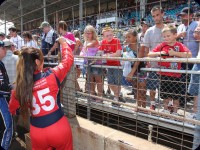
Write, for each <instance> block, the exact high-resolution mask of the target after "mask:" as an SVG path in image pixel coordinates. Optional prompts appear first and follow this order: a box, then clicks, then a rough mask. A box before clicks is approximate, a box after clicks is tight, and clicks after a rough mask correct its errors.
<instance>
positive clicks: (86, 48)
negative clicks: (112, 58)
mask: <svg viewBox="0 0 200 150" xmlns="http://www.w3.org/2000/svg"><path fill="white" fill-rule="evenodd" d="M84 39H85V42H84V44H83V50H82V53H83V55H84V56H95V55H96V53H97V51H98V47H99V41H98V37H97V33H96V31H95V28H94V27H93V26H91V25H88V26H86V27H85V30H84ZM85 63H87V64H88V67H89V68H88V69H87V71H89V72H87V83H86V84H87V85H89V87H87V92H90V94H92V95H95V89H96V88H95V85H96V84H97V90H98V93H97V95H98V96H99V97H102V94H103V86H102V74H103V70H102V68H97V67H91V65H93V64H96V62H94V61H93V60H89V59H85ZM89 69H90V70H89ZM88 82H89V84H88ZM93 101H95V102H102V101H101V100H99V99H93Z"/></svg>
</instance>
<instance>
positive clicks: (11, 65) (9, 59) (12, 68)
mask: <svg viewBox="0 0 200 150" xmlns="http://www.w3.org/2000/svg"><path fill="white" fill-rule="evenodd" d="M3 42H4V44H5V45H4V47H5V49H6V56H5V57H4V58H3V59H2V62H3V63H4V65H5V68H6V70H7V73H8V77H9V81H10V83H11V84H13V83H14V81H15V77H16V65H17V60H18V56H16V55H14V54H13V50H12V48H11V47H12V46H13V43H12V42H10V41H9V40H8V39H5V40H4V41H3Z"/></svg>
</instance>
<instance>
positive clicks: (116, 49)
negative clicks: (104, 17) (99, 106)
mask: <svg viewBox="0 0 200 150" xmlns="http://www.w3.org/2000/svg"><path fill="white" fill-rule="evenodd" d="M102 34H103V38H104V39H103V40H102V42H101V46H100V47H99V50H102V51H104V56H105V57H120V56H121V50H122V47H121V44H120V41H119V39H117V38H114V37H113V30H112V28H110V27H105V28H104V29H103V31H102ZM106 65H108V66H115V68H108V72H107V78H108V84H109V86H110V88H111V90H112V91H113V93H114V101H119V93H120V91H121V80H122V70H121V69H119V68H116V67H119V66H121V65H120V61H116V60H107V62H106ZM112 105H113V106H119V105H117V104H114V103H112Z"/></svg>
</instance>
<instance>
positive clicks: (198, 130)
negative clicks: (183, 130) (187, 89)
mask: <svg viewBox="0 0 200 150" xmlns="http://www.w3.org/2000/svg"><path fill="white" fill-rule="evenodd" d="M199 83H200V80H199ZM196 120H200V84H199V92H198V103H197V114H196ZM199 145H200V126H198V125H195V131H194V139H193V148H192V149H193V150H196V149H197V147H198V146H199Z"/></svg>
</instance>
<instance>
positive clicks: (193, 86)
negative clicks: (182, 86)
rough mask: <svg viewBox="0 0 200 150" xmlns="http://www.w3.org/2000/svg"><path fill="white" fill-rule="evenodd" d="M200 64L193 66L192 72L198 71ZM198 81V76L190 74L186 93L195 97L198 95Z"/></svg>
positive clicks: (199, 75)
mask: <svg viewBox="0 0 200 150" xmlns="http://www.w3.org/2000/svg"><path fill="white" fill-rule="evenodd" d="M199 70H200V64H195V65H194V66H193V68H192V71H199ZM199 79H200V74H191V79H190V84H189V87H188V93H189V94H191V95H192V96H197V95H198V93H199V83H200V82H199Z"/></svg>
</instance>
